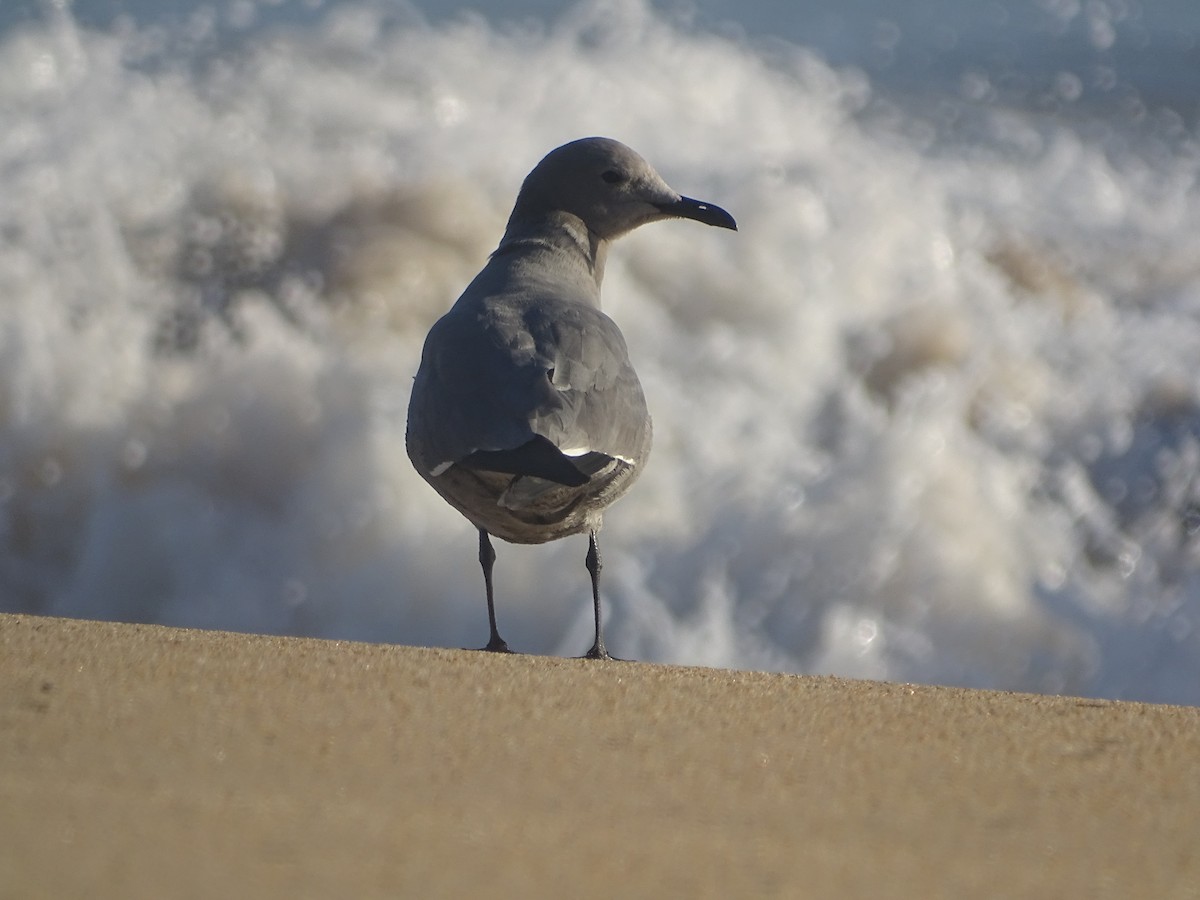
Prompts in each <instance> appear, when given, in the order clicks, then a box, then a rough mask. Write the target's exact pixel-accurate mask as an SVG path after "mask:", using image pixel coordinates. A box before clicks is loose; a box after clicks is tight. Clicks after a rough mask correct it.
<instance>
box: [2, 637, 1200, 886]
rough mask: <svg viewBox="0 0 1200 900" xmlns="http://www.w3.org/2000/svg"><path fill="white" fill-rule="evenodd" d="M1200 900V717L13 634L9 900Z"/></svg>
mask: <svg viewBox="0 0 1200 900" xmlns="http://www.w3.org/2000/svg"><path fill="white" fill-rule="evenodd" d="M467 896H488V897H564V896H573V897H574V896H581V897H723V898H724V897H759V896H778V897H822V898H829V897H839V898H840V897H871V898H877V897H893V898H909V897H911V898H918V897H919V898H933V897H954V898H967V897H1023V898H1028V897H1047V898H1049V897H1054V898H1063V897H1081V898H1082V897H1088V898H1094V897H1114V898H1123V900H1124V898H1137V897H1146V898H1174V897H1200V709H1195V708H1180V707H1167V706H1150V705H1139V704H1127V703H1107V702H1097V701H1092V700H1077V699H1072V698H1058V697H1039V696H1028V695H1018V694H1001V693H993V692H986V691H967V690H958V689H950V688H933V687H915V686H907V685H896V684H880V683H872V682H855V681H845V680H840V679H834V678H807V677H795V676H782V675H769V674H754V673H745V672H730V671H720V670H710V669H686V668H674V667H666V666H652V665H643V664H636V663H612V664H597V663H589V662H584V661H576V660H562V659H551V658H543V657H530V656H511V657H504V656H496V655H491V654H484V653H468V652H458V651H448V650H431V649H420V648H412V647H397V646H384V645H369V644H356V643H348V642H333V641H320V640H301V639H294V638H272V637H256V636H249V635H240V634H225V633H218V632H200V631H185V630H178V629H170V628H160V627H153V626H140V625H120V624H110V623H96V622H82V621H70V620H62V619H49V618H36V617H27V616H0V897H3V898H5V900H8V898H27V897H47V898H66V897H89V898H95V897H100V898H105V897H112V898H142V897H145V898H174V897H205V898H207V897H222V898H224V897H255V898H273V897H289V898H291V897H467Z"/></svg>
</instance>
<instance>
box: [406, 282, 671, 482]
mask: <svg viewBox="0 0 1200 900" xmlns="http://www.w3.org/2000/svg"><path fill="white" fill-rule="evenodd" d="M408 428H409V447H410V455H412V456H413V459H414V462H416V463H417V464H418V467H419V468H421V469H422V470H423V471H424V472H426V473H433V474H437V471H438V470H439V469H441V468H444V467H445V466H447V465H449V464H451V463H456V462H459V461H461V460H463V459H465V458H466V457H468V456H470V455H471V454H472V453H475V452H477V451H507V450H515V449H517V448H520V447H522V446H524V445H526V444H527V443H529V442H530V441H532V440H534V439H535V438H537V437H541V438H544V439H545V440H546V441H549V442H550V443H551V444H553V445H554V447H556V448H558V449H559V450H560V451H562V452H564V453H567V454H569V455H570V456H573V457H577V456H580V455H582V454H586V453H602V454H606V455H607V456H611V457H616V458H619V459H624V460H626V461H629V462H633V463H640V462H641V461H642V459H643V458H644V457H645V455H646V453H647V452H648V450H649V441H650V418H649V415H648V413H647V411H646V401H645V397H644V395H643V393H642V388H641V384H640V383H639V382H638V379H637V375H636V373H635V372H634V370H633V366H632V365H631V364H630V362H629V355H628V351H627V348H626V345H625V339H624V337H623V336H622V335H621V332H620V330H619V329H618V328H617V326H616V323H614V322H613V321H612V319H610V318H609V317H608V316H606V315H605V314H604V313H603V312H601V311H600V310H599V309H596V308H595V307H593V306H590V305H587V304H583V303H573V302H564V301H555V300H547V299H539V300H534V301H520V302H518V301H509V302H505V300H504V298H496V299H494V300H493V301H491V302H489V303H486V304H481V305H480V306H477V307H475V308H473V309H453V310H451V311H450V312H449V313H447V314H446V315H445V316H444V317H443V318H442V319H440V320H439V321H438V322H437V324H436V325H434V327H433V329H432V330H431V331H430V333H429V336H428V338H427V339H426V342H425V349H424V352H423V354H422V359H421V367H420V370H419V371H418V372H417V377H416V380H415V382H414V384H413V397H412V402H411V403H410V405H409V422H408Z"/></svg>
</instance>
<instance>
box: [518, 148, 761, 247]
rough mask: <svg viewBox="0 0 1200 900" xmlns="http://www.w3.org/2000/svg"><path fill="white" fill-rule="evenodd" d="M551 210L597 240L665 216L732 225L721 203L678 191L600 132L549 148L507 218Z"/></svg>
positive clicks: (527, 218) (533, 216)
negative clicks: (574, 219)
mask: <svg viewBox="0 0 1200 900" xmlns="http://www.w3.org/2000/svg"><path fill="white" fill-rule="evenodd" d="M555 213H568V214H570V215H573V216H575V217H577V218H578V219H580V220H581V221H582V222H583V223H584V224H585V225H587V228H588V230H589V231H590V232H592V233H593V234H595V235H596V236H597V237H599V238H600V239H602V240H612V239H613V238H617V237H620V236H621V235H623V234H624V233H625V232H627V231H630V230H632V229H634V228H637V227H638V226H639V225H644V224H646V223H647V222H656V221H658V220H660V219H669V218H683V219H694V220H696V221H697V222H703V223H704V224H705V225H716V226H717V227H719V228H731V229H733V230H735V231H736V230H737V224H736V223H735V222H734V220H733V216H731V215H729V213H727V212H726V211H725V210H723V209H721V207H719V206H715V205H713V204H712V203H705V202H702V201H700V200H693V199H691V198H690V197H684V196H682V195H680V194H679V193H678V192H677V191H675V190H674V189H672V188H671V187H670V186H669V185H668V184H667V183H666V182H665V181H663V179H662V177H661V176H660V175H659V174H658V173H657V172H655V171H654V169H653V168H652V167H651V165H650V164H649V163H648V162H646V160H644V159H642V157H641V156H639V155H638V154H637V153H635V152H634V151H633V150H631V149H629V148H628V147H626V146H625V145H624V144H622V143H621V142H620V141H614V140H612V139H611V138H602V137H590V138H583V139H581V140H578V141H572V142H571V143H569V144H563V146H561V147H559V148H557V149H555V150H551V151H550V152H549V153H548V154H546V157H545V158H544V159H543V160H542V161H541V162H540V163H538V164H537V166H536V167H535V168H534V170H533V171H532V172H530V173H529V175H528V176H527V177H526V178H525V183H524V184H523V185H522V186H521V193H520V194H519V195H518V196H517V202H516V205H515V206H514V208H513V214H512V221H513V222H526V221H528V222H534V221H537V220H539V219H542V218H545V217H548V216H551V215H553V214H555Z"/></svg>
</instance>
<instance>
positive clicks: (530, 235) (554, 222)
mask: <svg viewBox="0 0 1200 900" xmlns="http://www.w3.org/2000/svg"><path fill="white" fill-rule="evenodd" d="M510 254H519V255H522V256H537V255H541V254H547V255H549V256H551V257H553V258H554V260H555V263H556V264H557V265H559V266H561V265H564V264H565V265H568V266H571V267H573V268H581V269H583V270H586V272H587V274H588V275H589V276H590V277H591V278H593V279H594V280H595V282H596V290H597V291H599V289H600V282H601V281H602V280H603V279H604V263H605V260H606V259H607V258H608V241H606V240H604V239H603V238H601V237H600V236H599V235H597V234H596V233H595V232H593V231H590V230H589V229H588V227H587V225H586V224H584V222H583V220H582V219H580V218H579V217H578V216H575V215H572V214H571V213H567V212H562V211H560V210H556V211H554V212H550V213H545V214H542V215H532V216H531V215H522V214H519V213H518V211H517V210H514V211H513V214H512V217H511V218H510V219H509V220H508V228H507V229H506V230H505V232H504V237H503V238H502V239H501V240H500V246H499V247H497V248H496V251H495V252H494V253H493V254H492V259H494V260H498V261H499V260H503V258H504V257H505V256H509V255H510Z"/></svg>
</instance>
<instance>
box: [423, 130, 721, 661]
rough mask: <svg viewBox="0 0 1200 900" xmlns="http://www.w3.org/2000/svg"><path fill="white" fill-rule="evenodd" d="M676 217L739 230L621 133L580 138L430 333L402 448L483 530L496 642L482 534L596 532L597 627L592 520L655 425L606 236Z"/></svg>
mask: <svg viewBox="0 0 1200 900" xmlns="http://www.w3.org/2000/svg"><path fill="white" fill-rule="evenodd" d="M672 217H682V218H690V219H695V220H697V221H700V222H704V223H706V224H709V225H716V226H720V227H724V228H731V229H736V227H737V226H736V225H735V223H734V220H733V218H732V217H731V216H730V215H729V214H728V213H727V212H725V211H724V210H723V209H721V208H720V207H716V206H712V205H711V204H707V203H701V202H699V201H696V200H692V199H690V198H687V197H682V196H680V195H679V194H678V193H676V192H675V191H674V190H672V189H671V188H670V187H668V186H667V184H666V182H665V181H663V179H662V178H661V177H660V176H659V175H658V173H657V172H655V171H654V169H652V168H651V167H650V165H649V164H648V163H647V162H646V161H645V160H644V159H642V158H641V157H640V156H638V155H637V154H636V153H634V152H633V151H632V150H630V149H629V148H628V147H626V146H625V145H624V144H621V143H618V142H617V141H614V140H610V139H607V138H585V139H583V140H579V141H574V142H572V143H569V144H566V145H564V146H562V147H559V148H558V149H556V150H553V151H552V152H551V153H549V154H548V155H547V156H546V157H545V158H544V159H543V160H542V161H541V162H540V163H538V165H537V167H536V168H534V170H533V171H532V172H530V173H529V176H528V177H527V178H526V179H525V182H524V184H523V185H522V187H521V191H520V193H519V194H518V196H517V201H516V204H515V206H514V208H513V212H512V215H511V216H510V218H509V221H508V227H507V229H506V230H505V233H504V237H503V239H502V240H501V241H500V246H499V247H498V248H497V249H496V251H495V252H494V253H493V254H492V256H491V258H490V259H489V261H488V263H487V265H486V266H485V267H484V268H483V270H482V271H481V272H480V273H479V274H478V275H477V276H476V277H475V279H474V280H473V281H472V282H471V283H470V284H469V285H468V286H467V289H466V290H465V291H463V294H462V296H461V297H459V299H458V301H457V302H456V303H455V304H454V306H453V307H452V308H451V310H450V311H449V312H448V313H446V315H444V316H443V317H442V318H441V319H439V320H438V322H437V323H436V324H435V325H434V326H433V328H432V329H430V331H429V336H428V337H427V338H426V340H425V349H424V352H423V353H422V356H421V366H420V369H419V370H418V372H417V376H416V379H415V381H414V382H413V392H412V399H411V401H410V403H409V409H408V434H407V445H408V455H409V457H410V459H411V460H412V462H413V465H414V466H415V467H416V469H417V471H418V472H419V473H420V474H421V476H422V477H423V478H424V479H425V480H426V481H428V482H429V483H430V484H431V485H432V486H433V488H434V489H435V490H436V491H437V492H438V493H439V494H440V495H441V496H442V497H443V498H445V499H446V501H447V502H449V503H450V505H451V506H453V507H454V508H455V509H457V510H458V511H459V512H461V513H462V514H463V515H464V516H466V517H467V519H469V520H470V521H471V522H472V523H473V524H474V525H475V526H476V528H478V529H479V550H480V554H479V556H480V562H481V564H482V565H483V570H484V583H485V587H486V591H487V601H488V616H489V620H490V624H491V631H492V635H491V640H490V641H489V643H488V645H487V647H486V648H485V649H489V650H499V651H507V649H508V647H507V645H506V644H505V642H504V641H503V640H502V639H501V638H500V635H499V633H498V631H497V628H496V619H495V605H494V598H493V592H492V578H491V568H492V561H493V560H494V559H495V553H494V551H493V550H492V547H491V543H490V541H489V539H488V535H489V534H492V535H495V536H496V537H499V538H503V539H504V540H506V541H510V542H514V543H522V544H537V543H543V542H545V541H550V540H554V539H556V538H560V537H565V536H567V535H571V534H581V533H583V532H588V533H589V548H588V556H587V566H588V570H589V572H590V573H591V577H592V594H593V604H594V612H595V618H596V639H595V643H594V644H593V646H592V648H591V650H590V651H589V652H588V654H587V655H588V656H589V657H598V658H609V657H608V653H607V651H606V650H605V648H604V641H603V638H602V636H601V629H600V596H599V571H600V555H599V550H598V548H597V544H596V532H597V531H598V530H599V528H600V525H601V520H602V516H603V513H604V510H605V508H607V507H608V505H609V504H611V503H612V502H613V501H614V500H616V499H617V498H618V497H620V496H621V495H623V494H624V493H625V492H626V491H628V490H629V488H630V486H632V484H633V482H634V480H635V479H636V478H637V477H638V475H640V474H641V470H642V467H643V465H644V464H645V462H646V459H647V457H648V456H649V453H650V443H651V424H650V415H649V413H648V412H647V410H646V399H645V396H644V395H643V393H642V387H641V384H640V383H639V382H638V378H637V374H636V373H635V372H634V370H633V365H632V364H631V363H630V361H629V354H628V351H627V349H626V346H625V339H624V337H622V335H621V332H620V330H619V329H618V328H617V325H616V323H615V322H613V320H612V319H610V318H609V317H608V316H607V315H605V314H604V313H603V312H602V311H601V309H600V282H601V280H602V279H603V276H604V262H605V258H606V256H607V252H608V244H609V242H610V241H612V240H614V239H615V238H617V237H620V236H621V235H622V234H625V233H626V232H628V231H630V230H632V229H634V228H636V227H637V226H639V225H642V224H645V223H647V222H653V221H658V220H660V219H665V218H672Z"/></svg>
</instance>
